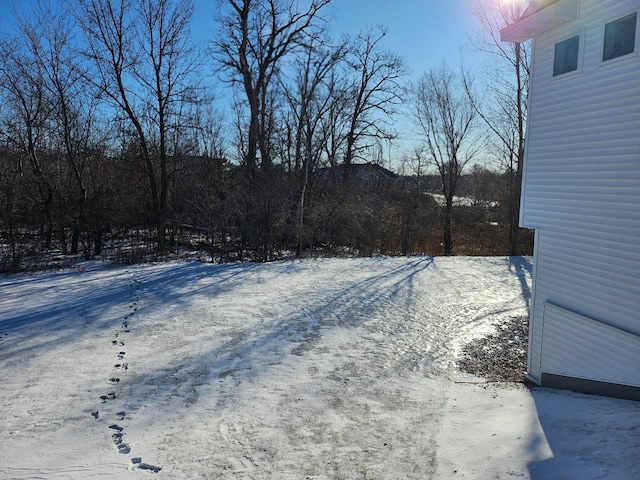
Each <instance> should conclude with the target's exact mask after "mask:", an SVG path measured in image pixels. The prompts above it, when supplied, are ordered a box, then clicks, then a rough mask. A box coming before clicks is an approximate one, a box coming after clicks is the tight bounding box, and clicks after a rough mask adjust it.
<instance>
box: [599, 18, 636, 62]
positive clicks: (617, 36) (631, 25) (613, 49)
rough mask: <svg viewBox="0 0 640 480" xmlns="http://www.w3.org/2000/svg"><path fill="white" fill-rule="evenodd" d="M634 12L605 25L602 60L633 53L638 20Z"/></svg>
mask: <svg viewBox="0 0 640 480" xmlns="http://www.w3.org/2000/svg"><path fill="white" fill-rule="evenodd" d="M637 17H638V14H637V13H634V14H632V15H629V16H627V17H624V18H621V19H619V20H616V21H614V22H611V23H607V24H606V25H605V26H604V50H603V52H602V61H607V60H611V59H613V58H617V57H621V56H623V55H627V54H629V53H633V52H634V50H635V46H636V20H637Z"/></svg>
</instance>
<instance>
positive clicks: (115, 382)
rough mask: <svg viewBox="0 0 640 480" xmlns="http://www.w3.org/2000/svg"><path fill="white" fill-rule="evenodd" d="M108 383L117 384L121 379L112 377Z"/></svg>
mask: <svg viewBox="0 0 640 480" xmlns="http://www.w3.org/2000/svg"><path fill="white" fill-rule="evenodd" d="M107 383H108V384H109V385H117V384H118V383H120V379H119V378H118V377H111V378H110V379H109V381H108V382H107Z"/></svg>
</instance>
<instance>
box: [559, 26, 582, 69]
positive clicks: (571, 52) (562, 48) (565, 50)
mask: <svg viewBox="0 0 640 480" xmlns="http://www.w3.org/2000/svg"><path fill="white" fill-rule="evenodd" d="M579 50H580V36H579V35H578V36H575V37H572V38H570V39H568V40H565V41H564V42H560V43H556V51H555V57H554V60H553V76H554V77H555V76H557V75H562V74H563V73H567V72H573V71H574V70H577V69H578V52H579Z"/></svg>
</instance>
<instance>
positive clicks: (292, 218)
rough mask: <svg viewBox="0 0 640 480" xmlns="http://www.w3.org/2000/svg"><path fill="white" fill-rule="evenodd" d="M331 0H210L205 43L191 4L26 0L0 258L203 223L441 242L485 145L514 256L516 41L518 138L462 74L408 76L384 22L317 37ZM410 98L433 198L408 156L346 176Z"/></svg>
mask: <svg viewBox="0 0 640 480" xmlns="http://www.w3.org/2000/svg"><path fill="white" fill-rule="evenodd" d="M330 1H331V0H312V1H311V2H310V3H309V5H308V8H306V9H305V10H302V11H299V10H297V8H296V7H297V5H298V4H297V2H295V1H293V0H223V1H221V2H219V4H218V7H217V9H216V10H215V11H212V13H215V21H216V23H217V26H218V30H217V35H215V36H214V37H213V38H211V42H210V45H208V48H207V49H205V50H203V49H198V48H196V46H195V45H194V44H193V42H192V41H191V38H190V32H189V29H190V22H191V17H192V15H193V3H192V1H191V0H66V1H65V2H62V3H57V2H49V1H46V0H38V1H37V2H36V3H35V5H34V7H33V9H32V11H31V12H29V13H28V14H25V15H24V16H18V17H17V18H16V25H17V27H16V31H15V32H13V33H8V32H2V33H1V35H2V36H1V37H0V99H1V100H2V102H1V105H2V107H0V175H1V178H2V181H1V182H0V201H1V202H2V204H3V209H2V214H0V232H1V233H0V235H1V236H2V238H0V241H1V242H2V243H3V244H4V245H5V246H6V248H3V251H2V252H0V253H1V254H2V255H3V258H2V259H0V260H1V262H2V265H0V266H3V268H4V269H5V270H11V269H17V268H19V265H20V262H21V260H22V259H23V258H24V257H25V256H29V255H32V254H34V253H38V252H44V251H47V250H49V249H52V248H53V247H54V246H55V247H56V248H59V249H60V250H61V252H62V254H63V255H67V254H70V255H77V254H79V253H84V254H85V255H86V256H87V257H90V256H93V255H101V253H102V249H103V246H104V240H105V235H107V234H110V235H115V234H116V233H118V234H119V235H121V236H129V237H130V236H131V235H132V233H131V232H133V231H135V232H136V238H138V239H143V238H145V239H146V240H145V242H146V245H149V244H150V243H153V245H154V249H155V250H156V251H157V252H158V253H160V254H162V253H164V252H167V251H168V250H170V249H172V248H174V247H176V248H177V246H179V243H180V238H181V237H182V236H183V234H184V232H185V230H189V231H192V232H193V231H198V232H201V233H202V234H204V236H205V237H206V238H207V241H206V242H205V243H206V244H207V245H209V246H210V248H211V250H212V257H213V252H214V250H215V252H216V253H217V255H218V258H220V259H224V258H225V256H227V257H228V256H229V255H230V254H231V252H232V251H233V252H235V255H236V258H243V255H245V256H248V257H250V258H252V259H255V260H261V261H267V260H269V259H272V258H276V257H277V255H278V252H279V251H282V250H294V251H295V253H296V255H298V256H303V255H304V254H305V252H308V251H313V249H314V248H321V249H324V250H326V251H329V252H331V253H334V254H335V253H338V252H340V251H351V252H357V253H360V254H371V253H374V252H375V251H388V252H393V253H401V254H410V253H439V252H440V249H442V253H444V254H447V255H448V254H452V253H454V252H455V249H454V245H455V244H454V241H453V237H452V236H453V233H452V232H453V231H455V230H456V229H457V230H460V228H462V226H461V225H457V226H456V221H457V220H456V218H455V215H456V209H455V208H454V205H453V199H454V197H455V196H456V195H457V184H458V180H459V178H460V177H461V176H462V175H463V174H464V173H465V171H466V170H465V167H468V165H470V164H471V162H472V161H473V160H474V159H478V158H480V153H481V151H483V152H487V151H489V150H488V145H495V148H494V149H493V152H494V155H495V156H497V157H499V158H500V159H504V161H505V162H506V164H507V165H508V166H509V167H508V168H507V169H506V170H505V171H506V172H507V176H506V178H507V179H511V180H509V181H508V182H506V185H505V190H506V193H505V195H504V200H503V204H504V205H505V206H508V207H509V208H511V210H509V211H510V213H509V216H508V217H507V219H506V220H505V223H506V224H508V225H509V231H510V232H511V233H510V240H509V242H508V246H507V249H508V253H509V254H517V253H519V251H520V249H521V248H522V247H521V245H520V243H519V242H518V240H517V239H515V240H514V239H513V238H511V237H512V236H513V235H515V234H513V232H512V231H513V225H514V224H517V215H516V217H515V219H514V216H513V215H514V214H513V209H515V208H517V205H515V202H516V196H517V198H518V199H519V190H518V192H517V195H516V192H515V191H514V189H516V186H515V185H516V181H517V178H518V175H521V173H520V172H521V170H520V165H521V160H522V158H521V152H522V151H523V142H524V135H523V133H522V132H523V131H524V127H525V117H524V115H525V112H524V111H523V110H522V108H523V107H522V106H521V105H523V104H524V103H525V100H526V98H525V96H526V92H525V93H523V88H524V87H522V85H523V84H524V83H525V81H526V74H527V73H528V71H527V70H525V69H524V68H525V67H524V63H523V62H524V60H523V58H524V59H526V55H525V54H522V53H519V52H516V53H517V54H518V55H519V56H518V60H517V62H516V65H519V66H520V67H518V69H517V70H516V73H517V75H518V78H517V82H516V84H517V85H518V86H519V87H518V88H519V89H518V90H517V94H516V96H515V97H514V96H513V95H511V92H507V88H506V86H505V90H504V91H502V92H498V91H497V90H496V92H494V93H495V95H496V96H497V95H498V93H500V94H503V95H509V100H510V101H513V102H515V104H517V105H520V110H518V109H516V112H517V115H516V117H517V118H516V122H515V124H516V126H517V127H519V128H520V132H519V136H518V135H515V136H514V134H513V131H512V130H509V128H513V120H512V117H510V116H509V115H507V114H511V115H512V116H513V112H512V106H509V105H507V104H505V105H503V110H504V112H502V115H500V112H498V111H495V110H487V109H485V108H484V107H483V103H482V102H481V99H480V97H479V96H477V94H476V93H475V91H474V86H473V85H472V82H471V80H470V78H469V75H468V74H466V73H458V72H456V71H454V70H453V69H451V68H450V67H448V66H446V64H443V65H442V66H440V67H438V68H433V69H432V70H430V71H428V72H426V73H425V74H424V76H423V77H422V78H421V79H420V80H419V81H417V82H414V83H411V82H410V81H409V79H408V73H407V68H406V65H405V64H404V61H403V60H402V58H401V57H400V56H399V55H398V54H397V53H395V52H391V51H387V50H385V49H384V48H383V47H382V40H383V38H384V37H385V35H386V30H385V29H384V28H383V27H377V28H365V29H363V30H362V31H361V33H360V34H359V35H357V36H355V37H353V38H348V37H342V38H340V39H332V38H328V37H327V35H326V31H327V29H326V28H325V27H326V23H327V20H326V19H325V18H324V14H325V11H326V7H327V6H328V5H329V4H330ZM496 5H498V4H496ZM496 8H498V14H500V15H503V14H504V13H505V12H504V10H503V7H496ZM484 13H485V18H486V19H489V18H492V19H495V18H496V13H495V12H493V13H490V12H487V11H486V10H485V11H484ZM511 14H512V15H513V14H514V12H511ZM508 18H513V16H511V17H503V21H506V20H507V19H508ZM487 28H494V25H493V24H489V21H488V20H487ZM492 31H493V30H492ZM494 34H495V32H494ZM493 38H494V39H495V37H493ZM496 45H498V44H496ZM494 46H495V45H494ZM522 48H523V51H525V52H526V48H524V47H522ZM504 58H505V59H510V58H511V57H509V56H508V55H507V54H506V53H505V55H504ZM212 72H215V74H216V77H215V78H217V79H218V80H217V81H218V82H219V84H220V85H223V86H224V87H225V88H226V89H228V91H230V92H233V99H234V102H233V113H232V115H225V114H223V113H222V110H223V109H222V108H221V107H220V103H221V100H218V99H216V98H215V95H214V88H213V87H212V86H211V85H209V84H207V83H205V82H203V81H202V79H203V78H205V76H206V73H212ZM507 86H511V84H508V85H507ZM407 98H408V99H410V100H409V104H410V108H411V109H412V111H413V112H414V113H413V118H414V124H415V125H416V126H417V129H418V131H419V132H421V135H422V138H423V140H424V148H422V149H421V150H420V151H419V152H418V151H416V154H417V155H418V156H420V157H421V158H420V161H419V162H418V163H419V164H420V168H422V174H423V175H424V171H425V170H424V168H425V165H430V166H431V170H430V171H431V172H433V173H437V175H438V178H439V187H438V189H439V190H441V192H442V194H443V195H444V197H445V200H446V201H445V203H444V206H442V207H441V206H440V205H438V204H437V203H436V202H433V201H431V200H432V199H430V198H429V197H425V196H424V195H423V193H424V192H423V189H424V185H421V182H420V180H419V177H420V175H421V171H420V168H419V169H418V171H417V172H411V173H412V175H409V177H411V179H410V180H408V179H406V178H403V179H400V180H395V181H394V182H389V181H388V179H387V180H384V179H382V178H380V177H378V176H377V174H374V175H373V176H372V177H370V178H368V180H367V181H365V182H363V181H362V179H361V178H357V177H355V176H354V175H355V174H356V173H357V172H358V169H357V168H358V167H357V165H358V164H359V163H363V162H364V163H372V162H371V157H372V156H373V154H372V152H376V151H379V150H381V149H382V148H383V146H384V145H387V144H388V143H389V142H392V141H394V140H395V139H396V138H397V137H398V135H399V133H400V132H398V131H396V130H394V128H393V122H392V119H393V118H394V117H396V116H398V115H400V110H401V108H402V107H404V106H406V101H407V100H406V99H407ZM514 98H515V100H514ZM505 118H506V120H505ZM483 125H484V127H485V128H482V127H483ZM505 125H507V127H505ZM486 127H488V128H486ZM505 128H506V130H505ZM487 132H488V134H487ZM489 137H491V140H492V143H488V141H487V139H488V138H489ZM514 138H516V139H517V140H518V141H519V142H520V143H516V144H514V143H513V142H512V141H511V139H514ZM510 142H511V143H510ZM374 163H375V162H374ZM514 165H515V167H514ZM354 166H355V167H356V168H353V167H354ZM512 170H513V171H514V172H515V177H514V175H513V174H511V173H509V172H511V171H512ZM497 173H498V174H497V175H494V176H493V177H494V178H495V179H496V180H495V181H496V182H497V183H498V184H500V185H503V184H505V182H504V178H505V177H504V176H503V175H502V174H501V173H502V172H497ZM416 174H417V177H418V180H417V181H414V179H415V177H416ZM512 177H514V178H512ZM409 205H412V206H413V207H412V208H410V209H409V210H407V207H408V206H409ZM514 205H515V206H514ZM409 216H413V218H408V217H409ZM409 225H411V227H409ZM438 232H440V233H438ZM438 235H441V238H442V240H441V241H439V242H438V241H436V238H437V236H438ZM387 244H388V245H387ZM391 244H393V245H395V246H394V247H390V245H391ZM385 245H387V246H385ZM214 246H215V247H214ZM385 249H386V250H385Z"/></svg>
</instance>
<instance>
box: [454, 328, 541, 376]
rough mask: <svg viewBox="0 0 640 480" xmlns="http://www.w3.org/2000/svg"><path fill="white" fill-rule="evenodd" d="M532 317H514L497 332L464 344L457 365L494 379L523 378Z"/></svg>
mask: <svg viewBox="0 0 640 480" xmlns="http://www.w3.org/2000/svg"><path fill="white" fill-rule="evenodd" d="M528 334H529V318H528V317H527V316H521V317H513V318H512V319H511V320H509V321H508V322H505V323H503V324H500V325H497V326H496V332H495V333H493V334H490V335H487V336H486V337H483V338H479V339H476V340H474V341H473V342H471V343H468V344H467V345H465V346H464V347H463V348H462V355H461V358H460V359H459V360H458V362H457V363H458V368H459V369H460V370H462V371H464V372H467V373H470V374H472V375H475V376H478V377H483V378H485V379H487V380H488V381H491V382H523V378H524V374H525V372H526V369H527V346H528Z"/></svg>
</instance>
